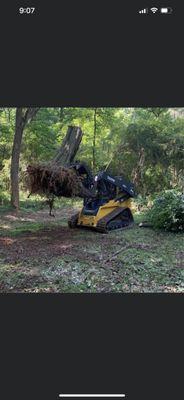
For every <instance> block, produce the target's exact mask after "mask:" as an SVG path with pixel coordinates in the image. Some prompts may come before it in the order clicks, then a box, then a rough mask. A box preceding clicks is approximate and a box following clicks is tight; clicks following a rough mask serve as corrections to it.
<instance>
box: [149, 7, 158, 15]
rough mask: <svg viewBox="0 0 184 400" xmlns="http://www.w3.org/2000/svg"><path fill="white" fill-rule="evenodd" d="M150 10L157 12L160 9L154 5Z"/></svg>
mask: <svg viewBox="0 0 184 400" xmlns="http://www.w3.org/2000/svg"><path fill="white" fill-rule="evenodd" d="M150 10H151V11H152V13H153V14H155V13H156V12H157V11H158V8H157V7H152V8H150Z"/></svg>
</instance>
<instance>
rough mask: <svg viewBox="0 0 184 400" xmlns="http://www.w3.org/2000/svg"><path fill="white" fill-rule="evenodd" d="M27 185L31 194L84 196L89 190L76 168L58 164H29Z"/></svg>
mask: <svg viewBox="0 0 184 400" xmlns="http://www.w3.org/2000/svg"><path fill="white" fill-rule="evenodd" d="M25 182H26V187H27V188H28V190H29V191H30V194H39V195H41V196H50V195H53V196H57V197H62V196H63V197H75V196H78V197H84V196H85V195H86V194H87V192H86V191H87V190H86V189H85V187H84V186H83V184H82V179H81V177H80V176H78V175H77V174H76V172H75V171H74V169H72V168H66V167H62V166H58V165H53V164H52V165H44V164H39V165H38V164H37V165H28V167H27V170H26V179H25Z"/></svg>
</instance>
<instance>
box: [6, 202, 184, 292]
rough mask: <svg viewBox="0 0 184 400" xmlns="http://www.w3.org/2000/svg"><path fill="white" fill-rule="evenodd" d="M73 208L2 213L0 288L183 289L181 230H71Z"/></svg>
mask: <svg viewBox="0 0 184 400" xmlns="http://www.w3.org/2000/svg"><path fill="white" fill-rule="evenodd" d="M75 212H76V209H75V208H74V207H64V208H62V209H58V210H56V214H55V218H53V217H50V216H49V215H48V209H43V210H40V211H35V212H33V211H31V212H30V211H29V212H28V211H24V212H21V213H20V214H19V215H18V216H16V215H15V214H14V213H13V212H12V211H8V210H6V211H5V212H3V213H1V222H0V292H61V293H66V292H70V293H73V292H75V293H76V292H77V293H81V292H90V293H92V292H179V293H181V292H184V261H183V256H184V251H183V236H182V234H172V233H165V232H155V231H153V230H152V229H150V228H139V227H138V223H135V225H134V226H133V227H132V228H131V229H126V230H117V231H114V232H111V233H109V234H101V233H97V232H94V231H91V230H86V229H69V228H68V226H67V220H68V218H69V217H70V215H71V214H73V213H75ZM140 218H141V216H140V215H139V216H137V217H136V218H135V221H136V222H138V221H139V220H140Z"/></svg>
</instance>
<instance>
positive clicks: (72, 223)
mask: <svg viewBox="0 0 184 400" xmlns="http://www.w3.org/2000/svg"><path fill="white" fill-rule="evenodd" d="M78 218H79V212H78V213H76V214H73V215H72V216H71V217H70V219H69V220H68V226H69V228H76V227H77V221H78Z"/></svg>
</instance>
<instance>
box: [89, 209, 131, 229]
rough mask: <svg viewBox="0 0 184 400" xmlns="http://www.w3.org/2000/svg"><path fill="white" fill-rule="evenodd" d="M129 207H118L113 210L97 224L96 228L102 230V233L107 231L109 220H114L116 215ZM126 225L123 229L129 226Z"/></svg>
mask: <svg viewBox="0 0 184 400" xmlns="http://www.w3.org/2000/svg"><path fill="white" fill-rule="evenodd" d="M126 209H127V207H118V208H116V209H115V210H113V211H112V212H111V213H110V214H108V215H106V216H105V217H103V218H101V219H100V220H99V221H98V223H97V226H96V230H97V231H98V232H102V233H107V232H108V229H107V224H108V222H110V221H111V220H113V219H114V218H115V217H117V216H118V215H119V214H121V212H122V211H124V210H126ZM128 227H129V226H127V227H124V228H122V229H125V228H128Z"/></svg>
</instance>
